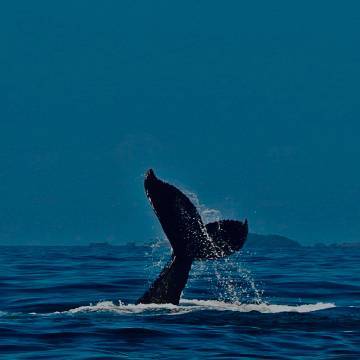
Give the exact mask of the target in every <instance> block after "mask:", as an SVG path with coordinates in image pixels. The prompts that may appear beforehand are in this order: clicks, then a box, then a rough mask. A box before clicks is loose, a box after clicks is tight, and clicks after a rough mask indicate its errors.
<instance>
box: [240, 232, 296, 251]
mask: <svg viewBox="0 0 360 360" xmlns="http://www.w3.org/2000/svg"><path fill="white" fill-rule="evenodd" d="M267 247H272V248H286V249H287V248H300V247H302V246H301V245H300V244H299V243H298V242H297V241H295V240H292V239H289V238H287V237H285V236H281V235H260V234H254V233H250V234H249V235H248V238H247V240H246V242H245V245H244V248H267Z"/></svg>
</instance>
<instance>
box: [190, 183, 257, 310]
mask: <svg viewBox="0 0 360 360" xmlns="http://www.w3.org/2000/svg"><path fill="white" fill-rule="evenodd" d="M183 191H184V192H185V194H186V195H187V196H188V197H189V198H190V199H191V201H192V202H193V204H194V205H195V206H196V208H197V209H198V211H199V213H200V215H201V217H202V220H203V222H204V223H205V224H207V223H209V222H213V221H219V220H220V219H221V217H222V216H221V212H220V211H219V210H215V209H209V208H207V207H206V206H204V205H202V204H201V203H200V201H199V199H198V197H197V195H196V194H195V193H193V192H189V191H186V190H183ZM204 231H205V235H206V236H207V240H208V242H209V243H210V244H212V246H213V247H214V249H216V247H215V244H214V243H213V240H212V239H211V238H210V237H209V236H208V234H207V233H206V230H205V229H204ZM240 257H241V253H240V255H239V254H236V255H232V256H230V257H224V258H222V259H221V260H216V261H198V262H195V264H194V265H193V271H192V276H191V278H190V284H191V281H192V279H194V280H195V281H196V280H197V279H199V278H201V279H202V280H205V281H207V282H208V284H209V288H210V289H211V292H212V294H213V296H214V297H215V298H216V299H218V300H220V301H224V302H231V303H241V302H246V303H255V304H260V303H261V302H262V301H263V300H262V295H263V291H262V290H259V289H258V287H257V285H256V283H255V280H254V278H253V276H252V274H251V271H250V270H249V269H247V268H246V266H245V265H244V264H243V262H242V261H241V259H240ZM204 274H207V275H204ZM239 280H240V281H239Z"/></svg>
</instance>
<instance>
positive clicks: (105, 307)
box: [34, 299, 336, 315]
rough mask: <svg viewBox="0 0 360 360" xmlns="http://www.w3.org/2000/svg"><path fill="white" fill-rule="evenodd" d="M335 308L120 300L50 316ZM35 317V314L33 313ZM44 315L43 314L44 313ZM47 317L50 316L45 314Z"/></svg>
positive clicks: (276, 311)
mask: <svg viewBox="0 0 360 360" xmlns="http://www.w3.org/2000/svg"><path fill="white" fill-rule="evenodd" d="M334 307H336V306H335V304H333V303H322V302H319V303H315V304H302V305H277V304H266V303H260V304H241V303H227V302H224V301H217V300H198V299H183V300H181V301H180V304H179V305H178V306H176V305H172V304H137V305H135V304H124V303H122V302H121V301H119V303H118V304H115V303H113V302H111V301H102V302H99V303H97V304H96V305H92V304H90V305H88V306H80V307H77V308H74V309H70V310H67V311H62V312H55V313H52V314H78V313H92V312H113V313H117V314H144V315H146V314H148V315H154V314H159V315H163V314H169V315H176V314H178V315H179V314H185V313H190V312H197V311H209V310H210V311H233V312H245V313H246V312H251V311H256V312H259V313H264V314H269V313H271V314H276V313H284V312H294V313H309V312H313V311H319V310H326V309H331V308H334ZM34 315H35V314H34ZM43 315H44V314H43ZM47 315H49V314H47Z"/></svg>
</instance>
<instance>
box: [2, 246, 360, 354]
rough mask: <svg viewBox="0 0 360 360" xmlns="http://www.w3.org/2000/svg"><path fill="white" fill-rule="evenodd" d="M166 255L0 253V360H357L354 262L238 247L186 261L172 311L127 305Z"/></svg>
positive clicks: (358, 291) (55, 250)
mask: <svg viewBox="0 0 360 360" xmlns="http://www.w3.org/2000/svg"><path fill="white" fill-rule="evenodd" d="M168 256H169V249H168V248H166V247H163V246H160V245H159V244H154V245H153V246H141V247H131V246H129V247H120V246H119V247H117V246H111V247H104V248H96V247H95V248H94V247H85V246H84V247H0V290H1V291H0V359H119V358H120V359H122V358H124V359H126V358H131V359H157V358H163V359H179V358H188V359H192V358H194V359H196V358H198V359H200V358H209V359H225V358H226V359H238V358H249V359H253V358H259V359H313V358H316V359H359V358H360V274H359V273H360V272H359V270H360V269H359V265H360V253H359V251H358V250H357V251H355V250H354V249H323V250H315V249H310V248H301V249H283V250H281V249H271V248H269V249H260V250H259V249H257V250H252V249H251V248H245V249H244V250H243V251H242V252H239V253H237V254H234V255H232V256H231V257H229V258H227V259H225V260H217V261H207V262H196V263H194V265H193V268H192V271H191V273H190V279H189V282H188V285H187V287H186V288H185V290H184V293H183V296H182V300H181V303H180V305H179V306H174V305H134V302H135V301H136V299H137V298H138V297H139V296H140V295H141V294H142V292H143V291H144V290H145V289H146V288H147V286H148V285H149V282H150V281H151V280H152V279H153V278H155V277H156V276H157V275H158V273H159V271H160V270H161V267H162V265H164V263H165V262H166V260H167V259H168Z"/></svg>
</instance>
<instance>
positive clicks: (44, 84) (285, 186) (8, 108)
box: [0, 0, 360, 245]
mask: <svg viewBox="0 0 360 360" xmlns="http://www.w3.org/2000/svg"><path fill="white" fill-rule="evenodd" d="M359 20H360V5H359V3H358V2H356V1H347V2H345V3H341V4H340V3H339V2H333V1H318V2H310V1H301V2H300V1H296V2H288V1H276V2H268V1H253V2H251V4H250V3H245V2H239V1H226V2H217V1H181V2H175V3H174V2H168V1H156V2H150V1H134V0H131V1H110V0H109V1H105V2H98V1H75V2H74V1H61V2H60V1H57V2H49V1H36V2H29V1H14V2H6V3H3V4H1V11H0V241H1V243H2V244H45V245H46V244H85V243H88V242H89V241H104V240H106V239H108V240H110V241H111V242H113V243H122V242H127V241H136V242H142V241H146V240H148V239H149V237H152V236H156V235H157V234H158V233H159V231H160V230H159V227H158V224H157V222H156V219H155V217H154V216H153V214H152V212H151V209H150V207H149V205H148V203H147V200H146V198H145V196H144V192H143V185H142V181H143V173H144V172H145V171H146V169H147V168H149V167H154V169H155V170H156V172H157V174H158V175H159V176H160V177H162V178H165V179H167V180H169V181H171V182H175V183H176V184H177V185H180V186H182V187H184V188H186V189H189V190H191V191H194V192H195V193H197V194H198V196H199V198H200V200H201V202H202V203H205V204H206V205H208V206H209V207H212V208H217V209H219V210H220V211H221V212H222V214H223V215H224V216H225V217H234V218H244V217H247V218H248V219H249V222H250V226H251V231H253V232H259V233H280V234H282V235H285V236H289V237H292V238H294V239H296V240H299V241H301V242H303V243H308V244H310V243H314V242H317V241H323V242H334V241H339V242H340V241H355V240H358V239H359V236H358V234H359V231H360V221H359V217H360V205H359V199H360V196H359V195H360V187H359V184H360V169H359V165H358V162H359V154H360V145H359V132H360V124H359V118H360V117H359V115H360V101H359V83H360V66H359V65H360V48H359V46H358V40H359V35H360V29H359Z"/></svg>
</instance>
